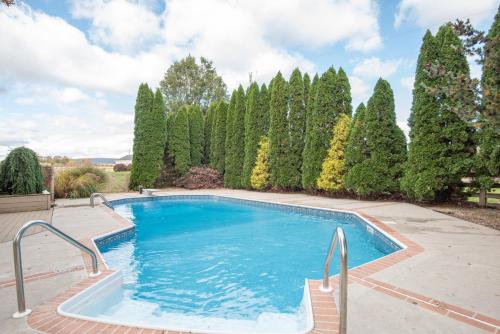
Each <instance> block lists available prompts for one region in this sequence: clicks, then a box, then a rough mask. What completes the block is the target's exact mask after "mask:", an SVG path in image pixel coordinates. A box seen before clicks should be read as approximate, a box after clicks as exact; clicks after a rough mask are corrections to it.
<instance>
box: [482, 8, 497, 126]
mask: <svg viewBox="0 0 500 334" xmlns="http://www.w3.org/2000/svg"><path fill="white" fill-rule="evenodd" d="M499 73H500V7H499V8H498V10H497V13H496V15H495V19H494V21H493V24H492V25H491V28H490V30H489V32H488V34H487V35H486V41H485V44H484V64H483V76H482V78H481V85H482V92H483V115H484V116H483V118H484V119H485V121H486V122H488V123H490V124H491V126H490V127H491V129H495V130H496V132H497V134H498V133H499V132H500V74H499Z"/></svg>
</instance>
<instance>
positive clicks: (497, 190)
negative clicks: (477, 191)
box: [467, 188, 500, 204]
mask: <svg viewBox="0 0 500 334" xmlns="http://www.w3.org/2000/svg"><path fill="white" fill-rule="evenodd" d="M488 194H500V188H493V189H491V190H490V191H488ZM467 201H468V202H472V203H477V202H479V198H478V197H477V196H471V197H467ZM488 203H490V204H499V203H500V199H498V198H491V197H488Z"/></svg>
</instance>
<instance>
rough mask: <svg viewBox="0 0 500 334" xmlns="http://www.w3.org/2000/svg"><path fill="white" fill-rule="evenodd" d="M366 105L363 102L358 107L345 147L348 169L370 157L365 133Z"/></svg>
mask: <svg viewBox="0 0 500 334" xmlns="http://www.w3.org/2000/svg"><path fill="white" fill-rule="evenodd" d="M365 113H366V107H365V105H364V104H363V103H361V104H360V105H359V106H358V108H357V109H356V114H355V115H354V119H353V120H352V123H351V130H350V132H349V139H348V140H347V145H346V149H345V161H346V168H347V170H349V169H351V168H352V167H354V166H355V165H357V164H360V163H362V162H363V161H364V160H365V159H368V158H369V154H368V147H367V145H366V139H365V138H366V134H365Z"/></svg>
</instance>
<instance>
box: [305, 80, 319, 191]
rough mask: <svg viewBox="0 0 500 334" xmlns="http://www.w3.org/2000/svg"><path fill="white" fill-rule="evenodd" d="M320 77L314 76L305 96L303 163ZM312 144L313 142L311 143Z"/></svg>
mask: <svg viewBox="0 0 500 334" xmlns="http://www.w3.org/2000/svg"><path fill="white" fill-rule="evenodd" d="M318 81H319V76H318V74H315V75H314V78H313V81H312V82H311V86H310V87H309V90H308V93H307V95H306V96H304V98H305V100H307V103H306V131H305V139H304V150H303V151H302V161H304V154H305V152H306V149H305V147H306V145H308V141H307V138H310V137H309V136H310V135H309V133H310V132H311V127H312V113H313V109H314V99H315V97H316V92H317V87H318ZM309 144H311V141H309ZM303 172H304V165H303V164H302V173H303ZM302 187H304V177H303V176H302Z"/></svg>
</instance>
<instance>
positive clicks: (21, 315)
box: [12, 309, 31, 319]
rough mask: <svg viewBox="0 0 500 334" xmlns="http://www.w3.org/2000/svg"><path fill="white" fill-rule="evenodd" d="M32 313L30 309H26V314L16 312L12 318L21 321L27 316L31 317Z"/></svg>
mask: <svg viewBox="0 0 500 334" xmlns="http://www.w3.org/2000/svg"><path fill="white" fill-rule="evenodd" d="M30 313H31V310H30V309H26V311H24V312H16V313H14V314H13V315H12V318H14V319H19V318H24V317H25V316H27V315H29V314H30Z"/></svg>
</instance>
